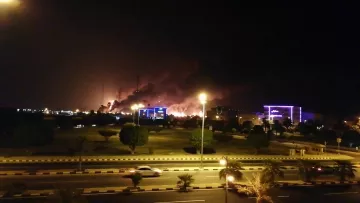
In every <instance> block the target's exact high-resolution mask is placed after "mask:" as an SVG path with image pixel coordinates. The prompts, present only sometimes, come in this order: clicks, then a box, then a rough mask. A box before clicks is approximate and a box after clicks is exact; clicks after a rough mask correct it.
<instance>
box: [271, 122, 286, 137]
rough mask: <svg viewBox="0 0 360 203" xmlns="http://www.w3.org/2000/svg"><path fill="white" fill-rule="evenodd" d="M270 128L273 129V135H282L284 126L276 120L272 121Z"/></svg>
mask: <svg viewBox="0 0 360 203" xmlns="http://www.w3.org/2000/svg"><path fill="white" fill-rule="evenodd" d="M272 129H273V130H275V135H278V133H280V135H282V134H283V132H284V127H283V126H282V125H281V123H280V122H279V121H278V120H275V121H274V124H273V127H272Z"/></svg>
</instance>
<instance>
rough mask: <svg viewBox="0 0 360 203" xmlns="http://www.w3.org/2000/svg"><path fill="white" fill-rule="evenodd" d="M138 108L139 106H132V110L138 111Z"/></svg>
mask: <svg viewBox="0 0 360 203" xmlns="http://www.w3.org/2000/svg"><path fill="white" fill-rule="evenodd" d="M138 108H139V107H138V105H137V104H134V105H132V106H131V110H136V109H138Z"/></svg>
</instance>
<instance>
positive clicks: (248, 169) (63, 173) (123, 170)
mask: <svg viewBox="0 0 360 203" xmlns="http://www.w3.org/2000/svg"><path fill="white" fill-rule="evenodd" d="M221 169H222V168H204V169H203V170H204V171H220V170H221ZM263 169H264V167H253V168H247V169H246V168H242V169H241V170H242V171H255V170H263ZM281 169H285V170H297V168H295V167H281ZM126 170H128V169H119V170H99V171H49V172H8V173H1V172H0V176H22V175H31V176H37V175H43V176H46V175H76V174H77V175H84V174H124V173H125V172H126ZM162 171H166V172H174V171H200V169H199V168H172V169H168V168H165V169H163V170H162Z"/></svg>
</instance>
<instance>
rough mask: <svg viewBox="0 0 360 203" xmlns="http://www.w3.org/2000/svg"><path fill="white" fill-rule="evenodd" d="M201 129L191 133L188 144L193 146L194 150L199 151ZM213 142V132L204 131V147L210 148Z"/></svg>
mask: <svg viewBox="0 0 360 203" xmlns="http://www.w3.org/2000/svg"><path fill="white" fill-rule="evenodd" d="M201 132H202V131H201V128H197V129H195V130H193V131H192V132H191V135H190V143H191V145H193V146H194V147H195V148H196V150H201ZM212 142H213V132H212V131H211V130H208V129H204V140H203V143H204V147H209V146H211V144H212Z"/></svg>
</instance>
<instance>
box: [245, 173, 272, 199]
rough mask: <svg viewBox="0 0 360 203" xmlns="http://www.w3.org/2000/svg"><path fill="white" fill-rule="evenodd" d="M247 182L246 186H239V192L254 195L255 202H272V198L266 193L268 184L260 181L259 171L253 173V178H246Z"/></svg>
mask: <svg viewBox="0 0 360 203" xmlns="http://www.w3.org/2000/svg"><path fill="white" fill-rule="evenodd" d="M247 182H248V184H247V185H248V186H244V187H243V186H242V187H240V188H239V190H238V191H239V192H245V193H246V194H247V195H255V196H256V203H264V202H269V203H273V200H272V198H271V197H270V196H269V195H268V194H267V193H268V190H269V189H270V184H269V183H263V182H262V181H261V174H260V173H256V174H253V178H252V179H248V181H247Z"/></svg>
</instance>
